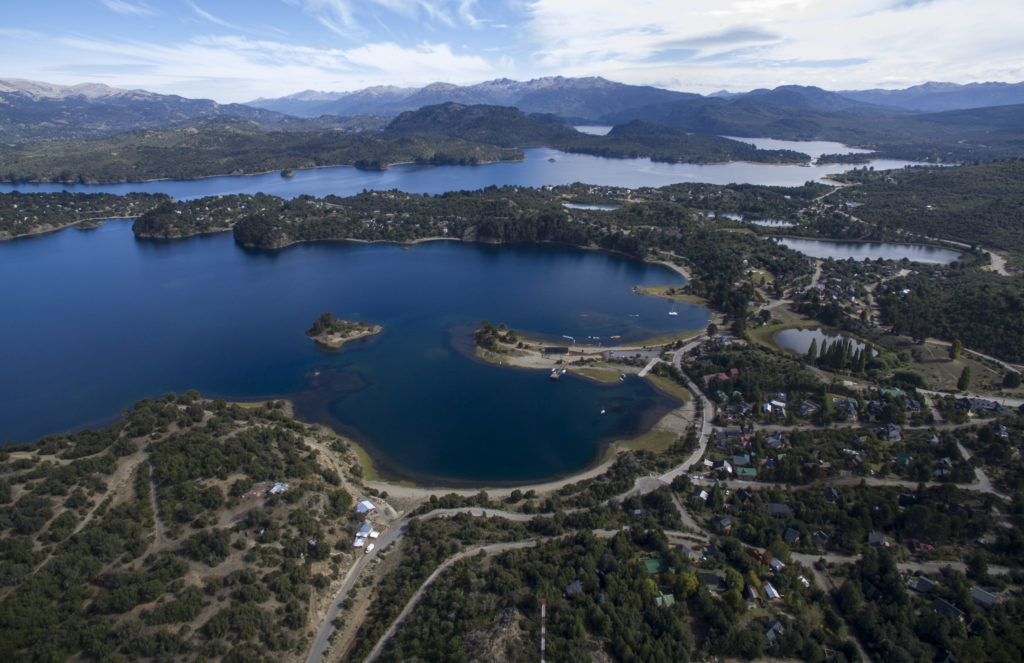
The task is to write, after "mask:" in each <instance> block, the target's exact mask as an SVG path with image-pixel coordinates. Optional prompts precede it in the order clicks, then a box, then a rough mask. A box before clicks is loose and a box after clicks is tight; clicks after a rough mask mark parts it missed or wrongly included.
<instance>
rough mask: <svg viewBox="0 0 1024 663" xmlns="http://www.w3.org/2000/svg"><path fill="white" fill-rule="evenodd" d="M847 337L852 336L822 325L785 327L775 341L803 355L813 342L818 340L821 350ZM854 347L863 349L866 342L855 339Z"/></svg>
mask: <svg viewBox="0 0 1024 663" xmlns="http://www.w3.org/2000/svg"><path fill="white" fill-rule="evenodd" d="M845 339H850V337H849V336H847V335H845V334H841V333H839V332H834V331H826V330H824V329H821V328H820V327H814V328H793V329H783V330H782V331H780V332H779V333H777V334H776V335H775V338H774V340H775V342H776V343H778V344H779V345H781V346H782V347H784V348H788V349H789V350H792V351H793V352H797V353H799V354H802V355H805V354H807V351H808V350H809V349H810V348H811V343H812V342H815V341H817V347H818V348H819V350H820V349H821V348H824V347H826V346H829V345H832V344H833V343H837V342H839V341H842V340H845ZM850 340H853V339H850ZM853 349H854V351H856V350H863V349H864V344H863V343H861V342H860V341H856V340H853ZM872 353H874V351H872Z"/></svg>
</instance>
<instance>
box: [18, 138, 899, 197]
mask: <svg viewBox="0 0 1024 663" xmlns="http://www.w3.org/2000/svg"><path fill="white" fill-rule="evenodd" d="M745 140H748V139H745ZM750 140H752V139H749V140H748V142H750ZM776 142H780V141H776ZM782 142H785V143H787V144H788V145H789V146H790V149H794V150H802V149H803V147H802V146H803V145H804V143H800V142H795V141H782ZM835 144H836V145H838V143H835ZM523 152H524V154H525V155H526V159H525V160H524V161H516V162H506V163H492V164H485V165H480V166H417V165H413V164H403V165H398V166H393V167H391V168H390V169H388V170H359V169H357V168H350V167H346V166H338V167H332V168H316V169H312V170H296V171H295V175H294V176H293V177H281V175H280V173H278V172H273V173H267V174H264V175H239V176H226V177H208V178H205V179H200V180H182V181H175V180H164V181H159V182H137V183H124V184H95V185H90V184H17V185H12V184H0V191H15V190H17V191H22V192H25V193H30V192H33V191H64V190H66V191H81V192H85V193H96V192H107V193H116V194H125V193H131V192H133V191H137V192H144V193H166V194H168V195H169V196H171V197H172V198H175V199H178V200H188V199H192V198H201V197H203V196H221V195H229V194H238V193H250V194H252V193H266V194H272V195H276V196H281V197H283V198H294V197H296V196H300V195H312V196H326V195H330V194H333V195H338V196H350V195H354V194H357V193H360V192H361V191H363V190H364V189H366V190H377V191H385V190H389V189H400V190H402V191H407V192H409V193H429V194H440V193H445V192H447V191H453V190H470V191H472V190H476V189H483V188H485V187H488V186H505V185H510V186H530V187H541V186H548V185H550V186H555V185H563V184H573V183H574V182H584V183H586V184H593V185H597V186H617V187H627V188H631V189H636V188H640V187H661V186H667V185H669V184H676V183H680V182H707V183H709V184H722V185H724V184H732V183H735V184H764V185H771V186H802V185H803V184H805V183H806V182H808V181H815V180H821V179H822V178H824V177H826V176H827V175H829V174H834V173H838V172H842V171H844V170H847V169H849V167H847V166H839V165H831V166H795V165H790V166H782V165H774V164H754V163H747V162H736V163H726V164H709V165H700V164H685V163H660V162H655V161H651V160H650V159H609V158H605V157H595V156H590V155H588V154H568V153H565V152H559V151H558V150H552V149H550V148H546V147H537V148H530V149H526V150H523ZM910 163H911V162H909V161H895V160H891V159H879V160H876V161H872V162H871V163H870V164H869V165H871V166H874V168H875V170H888V169H893V168H902V167H903V166H905V165H910Z"/></svg>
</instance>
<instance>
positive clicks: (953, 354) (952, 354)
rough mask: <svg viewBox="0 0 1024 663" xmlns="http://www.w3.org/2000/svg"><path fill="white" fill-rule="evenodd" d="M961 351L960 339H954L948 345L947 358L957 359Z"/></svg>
mask: <svg viewBox="0 0 1024 663" xmlns="http://www.w3.org/2000/svg"><path fill="white" fill-rule="evenodd" d="M962 349H963V345H962V344H961V343H960V339H958V338H955V339H953V342H952V343H950V344H949V358H950V359H959V358H960V351H961V350H962Z"/></svg>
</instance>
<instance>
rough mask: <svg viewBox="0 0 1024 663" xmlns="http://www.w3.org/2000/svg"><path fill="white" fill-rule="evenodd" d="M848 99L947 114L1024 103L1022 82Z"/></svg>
mask: <svg viewBox="0 0 1024 663" xmlns="http://www.w3.org/2000/svg"><path fill="white" fill-rule="evenodd" d="M839 94H840V95H842V96H844V97H846V98H847V99H853V100H856V101H862V102H864V103H868V104H878V105H882V106H891V107H895V108H903V109H906V110H916V111H946V110H957V109H965V108H984V107H986V106H1005V105H1009V104H1024V82H1021V83H970V84H969V85H957V84H956V83H925V84H924V85H915V86H913V87H908V88H906V89H903V90H879V89H874V90H844V91H842V92H839Z"/></svg>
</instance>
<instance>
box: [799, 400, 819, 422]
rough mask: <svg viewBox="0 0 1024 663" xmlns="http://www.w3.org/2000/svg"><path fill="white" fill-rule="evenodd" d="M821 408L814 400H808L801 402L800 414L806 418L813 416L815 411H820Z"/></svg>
mask: <svg viewBox="0 0 1024 663" xmlns="http://www.w3.org/2000/svg"><path fill="white" fill-rule="evenodd" d="M819 410H821V406H820V405H818V404H817V403H815V402H814V401H810V400H808V401H804V402H803V403H801V404H800V416H801V417H803V418H804V419H806V418H807V417H809V416H811V415H812V414H814V413H815V412H818V411H819Z"/></svg>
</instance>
